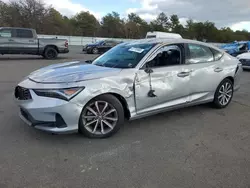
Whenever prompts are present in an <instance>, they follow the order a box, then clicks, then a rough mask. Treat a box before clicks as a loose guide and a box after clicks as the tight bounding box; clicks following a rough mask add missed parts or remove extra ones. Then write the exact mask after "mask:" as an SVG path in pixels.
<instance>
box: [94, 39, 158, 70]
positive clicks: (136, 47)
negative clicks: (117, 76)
mask: <svg viewBox="0 0 250 188" xmlns="http://www.w3.org/2000/svg"><path fill="white" fill-rule="evenodd" d="M154 46H155V44H134V43H124V44H120V45H117V46H115V47H113V48H111V50H109V51H107V52H106V53H104V54H103V55H101V56H99V57H98V58H97V59H95V60H94V61H93V64H94V65H98V66H104V67H114V68H134V67H136V65H137V64H138V63H139V62H140V60H141V59H142V58H143V57H144V56H145V55H146V54H147V53H148V52H149V50H151V49H152V48H153V47H154Z"/></svg>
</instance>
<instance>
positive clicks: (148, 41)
mask: <svg viewBox="0 0 250 188" xmlns="http://www.w3.org/2000/svg"><path fill="white" fill-rule="evenodd" d="M125 43H128V44H173V43H192V44H199V45H204V46H207V47H210V48H215V49H217V50H219V51H221V50H220V49H219V48H217V47H216V46H214V45H211V44H208V43H205V42H200V41H196V40H190V39H183V38H181V39H166V38H150V39H137V40H131V41H127V42H125Z"/></svg>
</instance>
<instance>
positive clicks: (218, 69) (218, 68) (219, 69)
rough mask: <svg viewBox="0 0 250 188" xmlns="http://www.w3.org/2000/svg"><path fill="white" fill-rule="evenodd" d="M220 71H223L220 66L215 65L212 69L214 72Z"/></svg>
mask: <svg viewBox="0 0 250 188" xmlns="http://www.w3.org/2000/svg"><path fill="white" fill-rule="evenodd" d="M221 71H223V69H222V68H220V67H217V68H215V69H214V72H221Z"/></svg>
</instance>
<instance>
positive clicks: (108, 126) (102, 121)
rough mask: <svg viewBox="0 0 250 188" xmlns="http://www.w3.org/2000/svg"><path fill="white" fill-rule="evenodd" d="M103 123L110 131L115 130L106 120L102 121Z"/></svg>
mask: <svg viewBox="0 0 250 188" xmlns="http://www.w3.org/2000/svg"><path fill="white" fill-rule="evenodd" d="M102 122H103V123H105V124H106V125H107V126H108V127H109V128H110V129H113V126H112V125H111V124H110V123H109V122H108V121H106V120H102Z"/></svg>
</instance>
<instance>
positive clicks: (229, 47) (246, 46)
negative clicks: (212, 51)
mask: <svg viewBox="0 0 250 188" xmlns="http://www.w3.org/2000/svg"><path fill="white" fill-rule="evenodd" d="M221 49H223V50H225V51H226V52H227V53H228V54H230V55H232V56H234V57H236V56H237V55H239V54H242V53H245V52H248V51H250V41H240V42H233V43H230V44H224V45H222V46H221Z"/></svg>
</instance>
